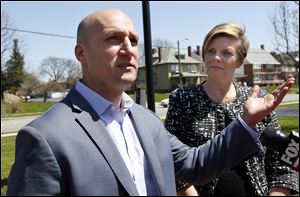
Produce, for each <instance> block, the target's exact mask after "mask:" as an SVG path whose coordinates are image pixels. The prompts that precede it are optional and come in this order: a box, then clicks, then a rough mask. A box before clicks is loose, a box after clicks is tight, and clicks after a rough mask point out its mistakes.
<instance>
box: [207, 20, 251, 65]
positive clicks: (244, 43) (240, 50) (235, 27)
mask: <svg viewBox="0 0 300 197" xmlns="http://www.w3.org/2000/svg"><path fill="white" fill-rule="evenodd" d="M217 37H231V38H234V39H236V40H238V41H240V44H239V45H238V46H237V48H236V50H237V60H238V63H239V64H240V65H242V64H243V62H244V60H245V58H246V56H247V53H248V49H249V41H248V39H247V38H246V36H245V28H243V27H242V26H241V25H239V24H235V23H222V24H219V25H217V26H215V27H214V28H212V30H210V32H208V34H207V35H206V36H205V39H204V42H203V45H202V58H203V60H204V59H205V54H206V51H207V48H208V46H209V44H210V43H211V41H212V40H213V39H215V38H217Z"/></svg>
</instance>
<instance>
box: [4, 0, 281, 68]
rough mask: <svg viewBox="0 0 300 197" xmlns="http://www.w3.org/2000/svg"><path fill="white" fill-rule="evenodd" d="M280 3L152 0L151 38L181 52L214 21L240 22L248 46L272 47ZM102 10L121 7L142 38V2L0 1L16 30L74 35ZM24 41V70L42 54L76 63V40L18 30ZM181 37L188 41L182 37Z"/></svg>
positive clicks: (197, 41) (200, 38)
mask: <svg viewBox="0 0 300 197" xmlns="http://www.w3.org/2000/svg"><path fill="white" fill-rule="evenodd" d="M279 3H280V2H279V1H251V2H250V1H240V2H239V1H232V2H230V1H226V2H225V1H173V2H172V1H150V16H151V35H152V39H155V38H161V39H167V40H169V41H170V42H172V43H173V44H174V46H177V44H176V43H177V40H180V41H181V42H180V48H181V51H182V52H185V51H186V48H187V47H188V46H191V47H192V49H196V45H200V46H202V42H203V39H204V37H205V35H206V34H207V33H208V31H209V30H210V29H211V28H213V27H214V26H215V25H217V24H220V23H223V22H234V23H239V24H243V25H244V26H245V28H246V33H245V34H246V36H247V37H248V39H249V41H250V48H260V45H261V44H264V45H265V49H266V50H267V51H273V50H274V47H273V44H272V35H273V34H272V26H271V23H270V16H271V15H273V14H274V12H275V9H276V6H278V5H279ZM104 8H117V9H121V10H122V11H124V12H125V13H126V14H127V15H128V16H129V17H130V18H131V19H132V21H133V23H134V24H135V27H136V30H137V32H138V34H139V37H140V42H144V36H143V35H144V32H143V13H142V3H141V1H1V10H2V9H4V10H5V12H6V13H7V14H8V15H9V17H10V18H11V20H12V21H13V23H14V27H13V28H16V29H20V30H25V31H34V32H41V33H48V34H56V35H64V36H71V37H76V31H77V26H78V24H79V22H80V21H81V20H82V19H83V18H84V17H85V16H87V15H89V14H90V13H92V12H94V11H96V10H98V9H104ZM15 36H16V38H18V39H20V40H21V42H22V48H21V50H22V53H23V54H24V56H25V69H26V70H28V71H29V72H34V73H38V67H39V66H40V64H41V62H42V60H43V59H44V58H47V57H50V56H53V57H64V58H70V59H73V60H75V61H77V60H76V58H75V55H74V46H75V44H76V39H72V38H64V37H55V36H45V35H39V34H31V33H24V32H16V34H15ZM185 38H188V40H185V41H182V40H184V39H185Z"/></svg>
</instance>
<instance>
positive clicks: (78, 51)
mask: <svg viewBox="0 0 300 197" xmlns="http://www.w3.org/2000/svg"><path fill="white" fill-rule="evenodd" d="M84 50H85V48H84V46H82V45H81V44H77V45H76V46H75V56H76V58H77V60H78V61H80V62H81V64H82V65H85V64H86V56H85V53H84Z"/></svg>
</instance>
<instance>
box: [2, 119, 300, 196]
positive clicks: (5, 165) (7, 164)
mask: <svg viewBox="0 0 300 197" xmlns="http://www.w3.org/2000/svg"><path fill="white" fill-rule="evenodd" d="M279 123H280V125H281V127H282V130H283V131H284V132H286V133H289V132H290V131H292V130H295V131H298V132H299V117H279ZM15 140H16V137H15V136H11V137H1V196H4V195H6V190H7V177H8V175H9V172H10V168H11V166H12V164H13V162H14V157H15Z"/></svg>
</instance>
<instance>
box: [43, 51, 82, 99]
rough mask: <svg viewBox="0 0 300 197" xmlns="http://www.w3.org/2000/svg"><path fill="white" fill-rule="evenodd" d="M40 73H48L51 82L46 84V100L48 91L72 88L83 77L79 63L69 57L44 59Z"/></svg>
mask: <svg viewBox="0 0 300 197" xmlns="http://www.w3.org/2000/svg"><path fill="white" fill-rule="evenodd" d="M40 74H42V75H47V76H48V77H49V82H48V83H47V84H45V85H44V88H43V90H44V101H46V99H47V98H46V95H47V92H48V91H62V90H63V89H69V88H71V87H72V86H73V85H74V83H75V81H76V80H77V79H79V78H80V77H81V69H80V66H79V64H78V63H77V62H76V61H74V60H72V59H67V58H61V57H48V58H45V59H44V60H43V61H42V64H41V66H40Z"/></svg>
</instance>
